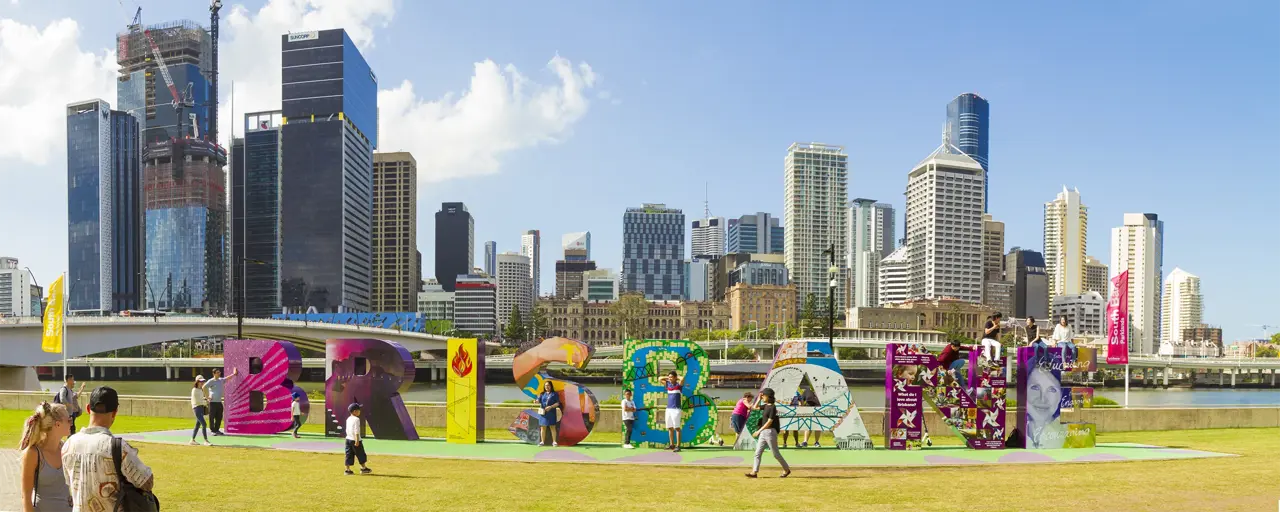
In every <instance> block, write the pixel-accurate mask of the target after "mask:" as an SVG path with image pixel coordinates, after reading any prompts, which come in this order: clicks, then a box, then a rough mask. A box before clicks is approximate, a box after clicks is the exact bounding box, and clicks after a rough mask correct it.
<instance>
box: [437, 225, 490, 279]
mask: <svg viewBox="0 0 1280 512" xmlns="http://www.w3.org/2000/svg"><path fill="white" fill-rule="evenodd" d="M475 235H476V226H475V221H474V220H473V219H472V218H471V212H468V211H467V205H465V204H462V203H440V211H438V212H436V280H437V281H440V286H441V287H442V288H444V291H446V292H451V291H454V289H455V284H456V283H457V281H458V276H465V275H467V274H470V273H471V265H472V262H473V261H475V246H476V244H475ZM485 247H486V250H487V248H488V244H485ZM494 247H495V248H494V252H497V249H496V247H497V244H494ZM489 258H490V255H489V254H487V253H486V254H485V259H486V261H485V266H489V265H490V264H492V266H493V270H494V272H497V270H498V264H497V255H493V257H492V259H493V261H488V260H489ZM486 272H487V271H486ZM489 276H490V277H497V275H496V274H489Z"/></svg>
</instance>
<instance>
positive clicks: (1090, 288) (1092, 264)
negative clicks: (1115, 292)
mask: <svg viewBox="0 0 1280 512" xmlns="http://www.w3.org/2000/svg"><path fill="white" fill-rule="evenodd" d="M1110 284H1111V281H1110V279H1108V278H1107V264H1106V263H1103V262H1101V261H1098V259H1097V258H1094V257H1093V256H1086V257H1085V260H1084V291H1086V292H1098V294H1099V295H1101V296H1102V298H1103V299H1106V298H1107V296H1108V295H1109V293H1110V291H1111V286H1110Z"/></svg>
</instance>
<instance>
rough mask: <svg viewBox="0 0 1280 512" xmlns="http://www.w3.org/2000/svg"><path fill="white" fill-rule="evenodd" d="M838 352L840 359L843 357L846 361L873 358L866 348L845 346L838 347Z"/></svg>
mask: <svg viewBox="0 0 1280 512" xmlns="http://www.w3.org/2000/svg"><path fill="white" fill-rule="evenodd" d="M836 353H837V354H839V355H840V359H843V360H846V361H850V360H855V359H870V358H871V357H870V356H869V355H868V354H867V349H865V348H852V347H845V348H841V349H837V350H836Z"/></svg>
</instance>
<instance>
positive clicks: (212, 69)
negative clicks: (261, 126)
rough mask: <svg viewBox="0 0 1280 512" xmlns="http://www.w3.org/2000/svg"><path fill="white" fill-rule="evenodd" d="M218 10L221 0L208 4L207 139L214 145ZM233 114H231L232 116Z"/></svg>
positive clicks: (215, 129)
mask: <svg viewBox="0 0 1280 512" xmlns="http://www.w3.org/2000/svg"><path fill="white" fill-rule="evenodd" d="M220 10H222V0H211V1H210V2H209V38H210V39H212V42H213V46H212V51H211V52H210V57H211V60H210V63H209V133H208V139H209V140H210V141H211V142H213V143H214V144H215V145H216V144H218V11H220ZM234 114H235V113H234V112H233V113H232V115H234ZM233 131H234V130H233Z"/></svg>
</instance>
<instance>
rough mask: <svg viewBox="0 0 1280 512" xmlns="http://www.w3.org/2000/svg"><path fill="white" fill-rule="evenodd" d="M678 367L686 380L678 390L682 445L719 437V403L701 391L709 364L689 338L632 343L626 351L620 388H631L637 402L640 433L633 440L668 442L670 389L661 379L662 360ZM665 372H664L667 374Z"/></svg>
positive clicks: (637, 429)
mask: <svg viewBox="0 0 1280 512" xmlns="http://www.w3.org/2000/svg"><path fill="white" fill-rule="evenodd" d="M660 360H666V361H671V362H672V363H674V364H675V371H676V373H677V374H680V375H681V376H682V378H683V379H684V385H683V386H681V388H680V395H681V401H680V409H681V410H682V414H681V422H680V425H681V427H680V442H681V444H684V445H696V444H702V443H705V442H707V440H709V439H711V437H712V436H713V435H715V429H716V402H715V400H713V399H712V398H711V397H709V396H707V395H704V394H701V393H699V392H698V390H700V389H702V387H703V386H705V385H706V384H707V378H708V377H709V376H710V374H711V365H710V363H708V360H707V353H706V351H704V350H702V347H700V346H698V344H697V343H693V342H690V341H687V340H630V341H628V342H627V345H626V347H625V348H624V349H623V352H622V364H623V371H622V388H623V389H631V390H632V392H633V393H634V397H635V401H636V409H637V411H636V434H635V435H633V436H632V437H631V439H632V440H633V441H634V440H639V441H642V442H648V443H663V444H665V443H667V442H668V438H667V429H666V426H665V418H664V412H665V411H666V408H667V390H666V388H665V387H664V386H663V384H662V381H661V380H660V379H661V378H662V375H659V371H658V361H660ZM663 374H665V372H663Z"/></svg>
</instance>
